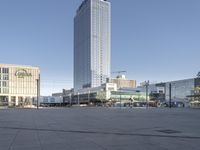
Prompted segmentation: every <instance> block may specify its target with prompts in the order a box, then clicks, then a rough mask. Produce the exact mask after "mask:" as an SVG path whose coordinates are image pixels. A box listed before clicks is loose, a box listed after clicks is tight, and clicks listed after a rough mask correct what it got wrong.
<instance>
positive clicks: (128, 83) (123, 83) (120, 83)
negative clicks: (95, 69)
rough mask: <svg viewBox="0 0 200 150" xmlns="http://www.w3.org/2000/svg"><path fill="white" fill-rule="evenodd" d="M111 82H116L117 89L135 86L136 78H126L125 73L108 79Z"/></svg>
mask: <svg viewBox="0 0 200 150" xmlns="http://www.w3.org/2000/svg"><path fill="white" fill-rule="evenodd" d="M110 82H111V83H116V84H117V88H118V89H122V88H136V80H128V79H126V77H125V75H120V76H117V78H115V79H110Z"/></svg>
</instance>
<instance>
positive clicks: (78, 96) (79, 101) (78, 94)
mask: <svg viewBox="0 0 200 150" xmlns="http://www.w3.org/2000/svg"><path fill="white" fill-rule="evenodd" d="M78 105H80V101H79V92H78Z"/></svg>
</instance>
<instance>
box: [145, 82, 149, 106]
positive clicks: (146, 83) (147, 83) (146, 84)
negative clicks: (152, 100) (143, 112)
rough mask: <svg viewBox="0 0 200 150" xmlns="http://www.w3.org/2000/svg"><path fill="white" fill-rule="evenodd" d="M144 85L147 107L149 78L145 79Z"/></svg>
mask: <svg viewBox="0 0 200 150" xmlns="http://www.w3.org/2000/svg"><path fill="white" fill-rule="evenodd" d="M145 87H146V108H148V105H149V104H148V92H149V91H148V90H149V80H148V81H145Z"/></svg>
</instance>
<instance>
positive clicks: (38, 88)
mask: <svg viewBox="0 0 200 150" xmlns="http://www.w3.org/2000/svg"><path fill="white" fill-rule="evenodd" d="M36 81H37V109H39V97H40V74H39V76H38V79H36Z"/></svg>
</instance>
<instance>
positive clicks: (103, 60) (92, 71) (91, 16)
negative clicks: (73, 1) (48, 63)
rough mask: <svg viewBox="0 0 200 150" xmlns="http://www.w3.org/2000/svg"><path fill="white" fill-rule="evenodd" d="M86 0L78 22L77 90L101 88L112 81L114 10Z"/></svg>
mask: <svg viewBox="0 0 200 150" xmlns="http://www.w3.org/2000/svg"><path fill="white" fill-rule="evenodd" d="M110 7H111V6H110V2H108V1H107V0H84V1H83V2H82V4H81V5H80V7H79V8H78V10H77V12H76V16H75V18H74V90H75V92H76V91H78V90H79V89H82V88H91V87H97V86H100V85H101V84H103V83H105V82H106V79H107V78H109V77H110V70H111V63H110V49H111V44H110V43H111V38H110V36H111V33H110V32H111V29H110V28H111V27H110V25H111V22H110V19H111V8H110Z"/></svg>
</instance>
